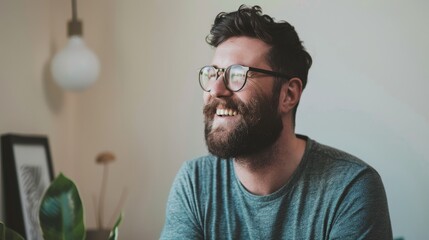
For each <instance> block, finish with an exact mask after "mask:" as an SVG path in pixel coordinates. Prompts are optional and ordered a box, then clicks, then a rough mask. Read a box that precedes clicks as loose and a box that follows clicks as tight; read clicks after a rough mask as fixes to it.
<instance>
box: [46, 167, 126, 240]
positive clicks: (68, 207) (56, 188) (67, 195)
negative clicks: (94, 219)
mask: <svg viewBox="0 0 429 240" xmlns="http://www.w3.org/2000/svg"><path fill="white" fill-rule="evenodd" d="M83 215H84V210H83V205H82V201H81V199H80V196H79V192H78V190H77V188H76V185H75V184H74V183H73V182H72V181H71V180H70V179H68V178H67V177H65V176H64V175H63V174H62V173H60V174H59V175H58V177H57V178H55V179H54V181H53V182H52V183H51V185H50V186H49V188H48V189H47V190H46V192H45V195H44V196H43V198H42V201H41V204H40V209H39V219H40V227H41V229H42V232H43V237H44V239H45V240H59V239H64V240H69V239H70V240H78V239H81V240H83V239H85V234H86V232H85V224H84V216H83ZM121 220H122V215H119V217H118V219H117V220H116V224H115V225H114V227H113V229H112V230H111V232H110V236H109V240H116V239H118V225H119V224H120V222H121ZM106 240H107V239H106Z"/></svg>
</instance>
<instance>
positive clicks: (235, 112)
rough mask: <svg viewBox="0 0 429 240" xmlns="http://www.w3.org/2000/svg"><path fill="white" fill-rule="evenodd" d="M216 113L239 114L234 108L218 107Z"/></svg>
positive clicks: (220, 114)
mask: <svg viewBox="0 0 429 240" xmlns="http://www.w3.org/2000/svg"><path fill="white" fill-rule="evenodd" d="M216 115H218V116H235V115H237V111H234V110H232V109H220V108H218V109H216Z"/></svg>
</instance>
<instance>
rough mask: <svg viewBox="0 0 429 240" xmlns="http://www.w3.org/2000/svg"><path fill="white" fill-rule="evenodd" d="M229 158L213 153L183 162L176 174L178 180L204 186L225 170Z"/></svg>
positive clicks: (195, 185)
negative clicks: (225, 158)
mask: <svg viewBox="0 0 429 240" xmlns="http://www.w3.org/2000/svg"><path fill="white" fill-rule="evenodd" d="M226 164H227V160H224V159H219V158H218V157H215V156H213V155H206V156H201V157H198V158H195V159H192V160H188V161H186V162H184V163H183V165H182V167H181V169H180V170H179V172H178V174H177V176H176V182H177V181H178V182H188V183H190V184H192V185H193V186H194V187H203V186H204V185H207V184H209V183H210V182H212V181H213V179H214V178H216V176H217V175H218V174H222V173H223V172H224V170H223V169H224V167H225V166H226Z"/></svg>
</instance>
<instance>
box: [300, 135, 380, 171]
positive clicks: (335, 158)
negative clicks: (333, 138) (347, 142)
mask: <svg viewBox="0 0 429 240" xmlns="http://www.w3.org/2000/svg"><path fill="white" fill-rule="evenodd" d="M308 141H310V143H309V144H308V145H310V149H309V151H308V155H307V158H308V159H307V160H308V165H309V167H311V168H317V169H319V170H320V171H322V170H323V172H327V173H331V172H335V174H340V173H349V174H359V173H361V172H366V171H368V172H374V173H376V170H375V169H374V168H373V167H371V166H370V165H369V164H368V163H366V162H365V161H363V160H361V159H360V158H358V157H356V156H354V155H352V154H350V153H347V152H345V151H342V150H339V149H337V148H334V147H330V146H327V145H324V144H321V143H318V142H316V141H314V140H311V139H309V140H308Z"/></svg>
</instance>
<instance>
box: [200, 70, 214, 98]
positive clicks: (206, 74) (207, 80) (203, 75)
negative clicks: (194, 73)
mask: <svg viewBox="0 0 429 240" xmlns="http://www.w3.org/2000/svg"><path fill="white" fill-rule="evenodd" d="M199 78H200V86H201V88H202V89H203V90H204V91H207V92H208V91H210V89H211V86H212V84H213V82H214V81H216V69H215V68H214V67H212V66H205V67H203V68H201V70H200V76H199Z"/></svg>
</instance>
